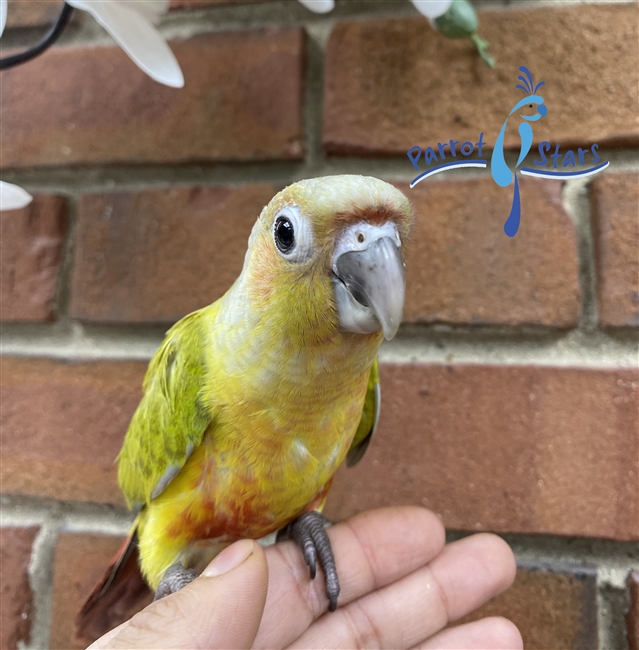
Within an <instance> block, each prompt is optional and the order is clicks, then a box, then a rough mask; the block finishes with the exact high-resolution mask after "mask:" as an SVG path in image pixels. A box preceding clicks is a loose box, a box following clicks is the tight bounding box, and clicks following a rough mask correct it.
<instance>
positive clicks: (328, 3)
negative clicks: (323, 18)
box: [299, 0, 335, 14]
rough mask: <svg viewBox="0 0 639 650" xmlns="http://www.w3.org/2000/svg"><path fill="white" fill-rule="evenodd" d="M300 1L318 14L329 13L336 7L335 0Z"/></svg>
mask: <svg viewBox="0 0 639 650" xmlns="http://www.w3.org/2000/svg"><path fill="white" fill-rule="evenodd" d="M299 2H300V3H301V4H303V5H304V6H305V7H306V8H307V9H310V10H311V11H314V12H315V13H316V14H327V13H328V12H329V11H333V8H334V7H335V1H334V0H299Z"/></svg>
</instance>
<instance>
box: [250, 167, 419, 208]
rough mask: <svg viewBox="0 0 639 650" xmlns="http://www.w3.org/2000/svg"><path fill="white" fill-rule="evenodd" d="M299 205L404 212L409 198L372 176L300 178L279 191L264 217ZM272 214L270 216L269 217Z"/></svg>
mask: <svg viewBox="0 0 639 650" xmlns="http://www.w3.org/2000/svg"><path fill="white" fill-rule="evenodd" d="M291 204H296V205H298V206H299V207H300V208H301V209H302V210H303V211H304V212H307V210H308V209H309V208H311V207H313V208H314V210H313V211H321V212H322V213H324V214H344V213H348V212H350V211H352V210H353V209H355V208H357V209H366V208H376V207H379V206H384V207H385V208H386V209H388V210H390V211H393V212H397V213H404V212H406V210H407V208H408V200H407V199H406V197H405V196H404V195H403V194H402V193H401V192H400V191H399V190H398V189H396V188H395V187H393V186H392V185H390V184H389V183H386V182H384V181H381V180H379V179H378V178H373V177H371V176H356V175H346V174H345V175H340V176H325V177H322V178H312V179H308V180H304V181H299V182H298V183H294V184H293V185H290V186H289V187H287V188H286V189H284V190H282V191H281V192H280V193H279V194H277V195H276V196H275V197H274V198H273V200H272V201H271V203H270V204H269V205H268V206H267V207H266V209H265V210H264V211H263V212H262V218H269V217H270V218H272V217H273V216H274V215H273V212H272V211H271V210H270V209H269V208H274V209H275V211H277V210H280V209H281V208H282V207H284V206H285V205H291ZM267 215H268V216H267Z"/></svg>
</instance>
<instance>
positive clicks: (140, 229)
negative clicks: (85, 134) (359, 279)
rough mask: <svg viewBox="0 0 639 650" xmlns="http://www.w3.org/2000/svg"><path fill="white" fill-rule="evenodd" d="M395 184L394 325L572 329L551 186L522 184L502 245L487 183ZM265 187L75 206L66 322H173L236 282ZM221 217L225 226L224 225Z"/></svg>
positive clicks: (562, 224) (566, 244)
mask: <svg viewBox="0 0 639 650" xmlns="http://www.w3.org/2000/svg"><path fill="white" fill-rule="evenodd" d="M398 187H400V188H401V189H402V190H403V191H404V192H406V194H407V195H408V196H409V197H410V199H411V200H412V201H413V203H414V204H415V208H416V214H417V219H416V224H415V228H414V233H413V240H414V241H413V242H412V244H411V246H410V247H409V256H408V264H407V269H408V280H407V282H408V295H407V301H406V309H405V312H404V319H405V321H407V322H447V323H462V324H463V323H472V324H478V323H493V324H509V325H513V324H515V325H516V324H534V325H539V324H541V325H550V326H556V327H570V326H574V325H575V324H576V322H577V319H578V315H579V297H580V291H579V283H578V278H577V265H578V262H577V244H576V235H575V229H574V226H573V224H572V222H571V220H570V219H569V217H568V216H567V215H566V213H565V212H564V211H563V209H562V207H561V201H560V186H559V184H558V183H555V182H552V181H539V180H529V179H526V180H525V181H523V182H522V200H523V201H524V202H525V212H524V219H525V221H524V223H523V225H522V228H521V231H520V233H519V234H518V236H517V237H516V238H515V239H513V240H511V239H509V238H507V237H506V236H505V235H504V234H503V231H502V226H501V224H500V223H499V222H498V221H496V220H495V218H494V213H495V212H498V211H501V212H502V213H504V214H507V213H508V209H509V204H510V200H511V198H510V194H509V192H508V191H503V190H501V188H498V187H497V186H495V185H494V184H493V183H492V182H490V181H487V180H481V181H443V182H433V183H430V184H426V183H425V184H423V185H418V186H417V187H416V188H415V189H413V190H409V189H408V187H407V186H405V185H402V184H398ZM277 189H278V188H276V187H274V186H271V185H250V186H243V187H240V188H236V189H231V188H225V187H215V188H173V189H171V190H153V191H146V192H140V193H112V194H99V195H91V196H86V197H83V199H82V200H81V202H80V208H79V218H78V227H77V235H76V238H77V241H76V246H75V254H76V259H75V264H74V272H73V280H72V299H71V307H70V312H71V315H72V316H73V317H74V318H79V319H83V320H90V321H110V322H131V321H134V322H173V321H175V320H178V319H179V318H181V317H182V316H183V315H184V314H186V313H188V312H190V311H192V310H193V309H197V308H199V307H201V306H203V305H206V304H208V303H210V302H212V301H213V300H215V299H217V298H218V297H219V296H221V295H222V294H223V293H224V291H226V289H228V287H230V285H231V284H232V283H233V281H234V280H235V278H236V277H237V275H238V274H239V272H240V270H241V268H242V262H243V259H244V254H245V252H246V246H247V239H248V234H249V233H250V230H251V227H252V226H253V223H254V221H255V219H256V218H257V215H258V214H259V212H260V210H261V208H262V207H263V206H264V205H265V204H266V203H268V201H269V200H270V199H271V198H272V196H273V195H274V194H275V192H276V191H277ZM477 196H481V199H480V200H479V201H478V200H477ZM471 209H472V212H471ZM229 214H232V215H233V217H234V221H233V224H234V227H233V228H232V229H229V228H227V227H226V222H227V219H228V215H229ZM105 215H106V216H105ZM459 233H464V234H463V236H461V235H460V234H459ZM184 251H189V255H185V254H184ZM531 296H532V297H533V299H531Z"/></svg>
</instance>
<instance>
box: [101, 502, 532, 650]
mask: <svg viewBox="0 0 639 650" xmlns="http://www.w3.org/2000/svg"><path fill="white" fill-rule="evenodd" d="M329 537H330V539H331V544H332V547H333V551H334V553H335V559H336V563H337V570H338V573H339V577H340V583H341V592H340V596H339V606H338V609H337V611H336V612H333V613H331V612H327V604H328V601H327V599H326V595H325V594H324V580H323V578H322V577H321V576H319V575H318V576H317V579H315V580H310V579H309V574H308V568H307V567H306V565H305V564H304V562H303V560H302V557H301V554H300V552H299V549H298V548H297V547H296V546H295V545H294V544H293V543H292V542H283V543H279V544H275V545H273V546H269V547H268V548H266V549H262V548H261V547H260V546H259V544H257V543H256V542H253V541H252V540H242V541H240V542H236V543H235V544H233V545H231V546H229V547H228V548H227V549H225V550H224V551H222V553H220V554H219V555H218V556H217V557H216V558H215V559H214V560H213V561H212V562H211V564H210V565H209V566H208V567H207V569H206V570H205V571H204V572H203V574H202V576H200V577H199V578H197V579H195V580H194V581H193V582H192V583H191V584H189V585H188V586H187V587H185V588H184V589H182V590H181V591H179V592H177V593H176V594H173V595H171V596H167V597H166V598H163V599H162V600H159V601H157V602H154V603H152V604H151V605H149V606H148V607H147V608H146V609H144V610H143V611H141V612H140V613H138V614H136V615H135V616H134V617H133V618H132V619H131V620H130V621H128V622H126V623H123V624H122V625H120V626H119V627H117V628H115V629H114V630H111V632H109V633H108V634H106V635H104V636H103V637H102V638H100V639H98V640H97V641H96V642H95V643H94V644H92V645H91V646H90V649H89V650H98V649H104V650H107V649H111V648H135V649H138V648H288V647H292V648H362V647H366V648H369V647H380V648H382V647H384V648H411V647H416V648H423V649H426V648H456V649H459V648H469V649H470V648H491V649H499V648H503V649H508V650H512V649H516V648H522V647H523V646H522V640H521V636H520V634H519V631H518V630H517V628H516V627H515V626H514V625H513V623H511V622H510V621H507V620H506V619H503V618H495V617H493V618H485V619H482V620H479V621H475V622H473V623H468V624H465V625H461V626H458V627H453V628H447V629H444V628H445V627H446V626H447V625H448V623H449V622H452V621H455V620H457V619H459V618H461V617H463V616H465V615H466V614H468V613H470V612H472V611H473V610H475V609H477V608H478V607H479V606H480V605H482V604H483V603H485V602H486V601H487V600H489V599H490V598H492V597H493V596H496V595H497V594H499V593H500V592H502V591H504V590H505V589H507V588H508V587H509V586H510V585H511V584H512V582H513V580H514V577H515V559H514V556H513V554H512V551H511V550H510V548H509V547H508V545H507V544H506V543H505V542H504V541H503V540H502V539H501V538H499V537H497V536H495V535H489V534H485V533H484V534H478V535H473V536H471V537H467V538H465V539H462V540H459V541H457V542H453V543H452V544H449V545H448V546H444V528H443V526H442V524H441V523H440V521H439V519H438V518H437V517H436V516H435V515H434V514H433V513H432V512H429V511H428V510H424V509H422V508H415V507H402V508H384V509H379V510H373V511H370V512H366V513H363V514H361V515H357V516H355V517H352V518H350V519H348V520H346V521H344V522H341V523H339V524H336V525H335V526H332V527H331V528H330V529H329Z"/></svg>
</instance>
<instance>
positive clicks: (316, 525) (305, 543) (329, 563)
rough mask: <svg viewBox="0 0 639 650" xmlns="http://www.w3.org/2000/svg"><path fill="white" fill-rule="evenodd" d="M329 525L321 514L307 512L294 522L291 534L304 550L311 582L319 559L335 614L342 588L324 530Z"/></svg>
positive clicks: (332, 610)
mask: <svg viewBox="0 0 639 650" xmlns="http://www.w3.org/2000/svg"><path fill="white" fill-rule="evenodd" d="M327 523H328V520H327V519H326V517H324V516H323V515H322V514H321V513H319V512H317V511H314V512H307V513H305V514H303V515H302V516H301V517H298V518H297V519H296V520H295V521H294V522H293V524H292V527H291V533H292V537H293V539H294V540H295V543H296V544H297V545H298V546H299V547H300V549H301V550H302V555H303V556H304V561H305V562H306V564H307V565H308V567H309V570H310V574H311V580H312V579H313V578H315V573H316V564H317V560H318V559H319V563H320V566H321V567H322V569H323V570H324V576H325V579H326V596H327V597H328V602H329V607H328V608H329V610H330V611H331V612H334V611H335V610H336V609H337V597H338V596H339V590H340V587H339V578H338V577H337V568H336V567H335V556H334V555H333V549H332V548H331V542H330V540H329V538H328V535H327V533H326V530H325V528H324V526H325V524H327Z"/></svg>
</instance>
